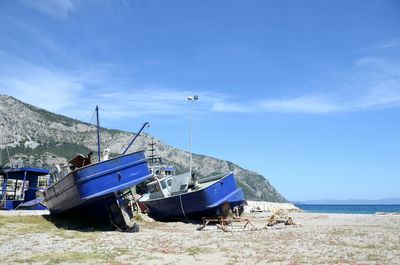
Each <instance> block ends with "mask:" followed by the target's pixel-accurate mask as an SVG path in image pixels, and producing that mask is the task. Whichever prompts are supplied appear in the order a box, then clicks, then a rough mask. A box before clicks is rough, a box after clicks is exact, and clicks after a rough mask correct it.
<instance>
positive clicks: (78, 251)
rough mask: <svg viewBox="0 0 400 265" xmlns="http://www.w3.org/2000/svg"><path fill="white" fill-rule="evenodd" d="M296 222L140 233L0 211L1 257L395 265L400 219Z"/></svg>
mask: <svg viewBox="0 0 400 265" xmlns="http://www.w3.org/2000/svg"><path fill="white" fill-rule="evenodd" d="M252 218H255V217H254V216H253V217H252ZM294 220H295V221H296V222H299V223H301V224H302V226H295V227H285V226H280V227H273V228H272V229H268V230H266V229H263V228H264V227H265V225H266V219H265V218H259V219H254V221H252V223H253V224H254V225H255V226H256V227H258V228H259V229H258V230H257V231H249V230H246V231H243V230H240V229H239V230H234V231H233V232H227V233H225V232H223V231H221V230H220V229H217V228H216V227H215V226H210V227H207V228H206V229H205V230H204V231H197V230H196V228H197V227H198V225H196V224H185V223H180V222H175V223H161V222H154V221H151V222H149V221H146V220H144V221H141V222H140V232H139V233H122V232H117V231H104V230H101V229H100V230H99V229H95V228H93V229H90V228H80V229H79V228H78V227H76V226H75V225H70V224H65V225H63V224H62V223H61V224H60V223H57V225H55V224H54V223H53V222H50V221H48V220H47V219H44V218H42V217H39V216H12V217H4V216H0V242H5V244H4V243H2V244H0V263H2V264H20V263H25V264H56V263H57V264H58V263H65V264H69V263H76V264H103V263H106V264H190V263H193V264H196V263H197V264H206V263H210V261H212V263H219V264H321V263H323V264H400V248H399V247H398V243H399V237H398V234H399V233H400V217H385V218H374V217H373V216H365V217H360V216H354V217H351V216H350V217H349V216H345V217H342V216H340V215H329V216H328V218H326V217H325V215H324V216H323V217H322V218H321V215H312V214H299V215H295V216H294ZM237 226H240V224H237ZM276 228H280V229H276Z"/></svg>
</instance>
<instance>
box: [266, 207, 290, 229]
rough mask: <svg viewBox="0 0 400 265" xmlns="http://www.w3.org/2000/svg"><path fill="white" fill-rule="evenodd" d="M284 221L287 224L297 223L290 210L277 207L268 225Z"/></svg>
mask: <svg viewBox="0 0 400 265" xmlns="http://www.w3.org/2000/svg"><path fill="white" fill-rule="evenodd" d="M280 223H284V224H285V225H297V224H296V223H295V222H294V221H293V218H292V217H291V216H289V212H288V211H287V210H285V209H277V210H276V211H274V212H273V214H272V215H271V216H270V217H269V218H268V220H267V226H273V225H276V224H280Z"/></svg>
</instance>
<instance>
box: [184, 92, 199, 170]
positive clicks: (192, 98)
mask: <svg viewBox="0 0 400 265" xmlns="http://www.w3.org/2000/svg"><path fill="white" fill-rule="evenodd" d="M187 99H188V101H189V102H190V126H189V139H190V143H189V149H190V157H189V173H190V177H191V176H192V116H193V102H195V101H197V100H199V96H198V95H193V96H189V97H188V98H187Z"/></svg>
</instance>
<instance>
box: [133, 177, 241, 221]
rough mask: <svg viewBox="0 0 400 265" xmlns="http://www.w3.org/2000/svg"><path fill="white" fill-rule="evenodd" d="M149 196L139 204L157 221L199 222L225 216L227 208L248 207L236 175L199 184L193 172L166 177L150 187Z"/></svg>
mask: <svg viewBox="0 0 400 265" xmlns="http://www.w3.org/2000/svg"><path fill="white" fill-rule="evenodd" d="M147 189H148V192H147V193H145V194H143V196H142V198H141V199H140V200H139V202H141V203H143V204H145V205H146V206H147V207H148V209H149V215H150V216H151V217H152V218H154V219H156V220H174V219H186V220H189V219H190V220H199V219H201V218H202V217H216V216H221V215H223V214H224V212H225V210H226V209H224V207H226V206H227V205H229V208H230V209H232V210H233V209H234V208H235V207H241V206H242V205H244V204H245V203H246V201H245V200H244V194H243V191H242V189H241V188H238V187H237V185H236V181H235V175H234V174H233V172H229V173H227V174H221V175H217V176H212V177H208V178H203V179H200V180H196V179H195V177H194V176H191V175H190V172H188V173H185V174H181V175H176V176H174V175H170V174H168V175H164V176H161V177H160V178H157V177H155V178H154V180H153V181H152V182H150V183H148V184H147Z"/></svg>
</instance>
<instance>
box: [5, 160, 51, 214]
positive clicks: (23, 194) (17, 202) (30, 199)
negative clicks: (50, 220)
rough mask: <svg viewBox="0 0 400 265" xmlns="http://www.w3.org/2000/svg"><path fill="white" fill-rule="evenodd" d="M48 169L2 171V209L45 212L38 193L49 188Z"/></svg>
mask: <svg viewBox="0 0 400 265" xmlns="http://www.w3.org/2000/svg"><path fill="white" fill-rule="evenodd" d="M48 173H49V171H48V170H47V169H40V168H32V167H22V168H8V169H4V170H2V171H0V186H1V191H0V209H3V210H13V209H21V208H22V207H24V206H25V207H24V208H28V209H34V210H44V209H46V207H45V206H43V205H42V204H40V203H39V202H40V199H38V198H37V197H36V191H38V190H39V189H40V188H45V187H47V186H48V181H47V180H48V177H47V176H48Z"/></svg>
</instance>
